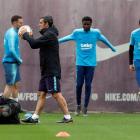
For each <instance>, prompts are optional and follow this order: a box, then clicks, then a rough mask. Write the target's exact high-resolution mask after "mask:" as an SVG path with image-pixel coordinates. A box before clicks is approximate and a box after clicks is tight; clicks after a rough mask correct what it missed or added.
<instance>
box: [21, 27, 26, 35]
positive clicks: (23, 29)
mask: <svg viewBox="0 0 140 140" xmlns="http://www.w3.org/2000/svg"><path fill="white" fill-rule="evenodd" d="M26 32H27V28H26V27H23V28H22V30H21V34H22V35H23V34H24V33H26Z"/></svg>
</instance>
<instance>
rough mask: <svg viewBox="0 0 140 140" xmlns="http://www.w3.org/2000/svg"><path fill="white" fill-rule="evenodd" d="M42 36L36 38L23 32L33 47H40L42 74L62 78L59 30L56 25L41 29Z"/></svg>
mask: <svg viewBox="0 0 140 140" xmlns="http://www.w3.org/2000/svg"><path fill="white" fill-rule="evenodd" d="M40 33H41V34H42V36H41V37H40V38H38V39H34V38H33V37H31V36H29V34H28V33H24V34H23V38H24V39H25V40H27V41H28V42H29V44H30V46H31V48H32V49H38V48H40V51H39V54H40V70H41V76H42V77H46V76H57V77H58V78H61V66H60V59H59V43H58V39H57V36H58V30H57V28H56V27H55V26H52V27H49V28H48V29H43V30H41V31H40Z"/></svg>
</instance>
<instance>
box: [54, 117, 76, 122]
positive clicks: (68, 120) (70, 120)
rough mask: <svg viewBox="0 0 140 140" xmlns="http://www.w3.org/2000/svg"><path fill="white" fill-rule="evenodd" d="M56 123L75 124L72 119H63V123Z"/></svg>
mask: <svg viewBox="0 0 140 140" xmlns="http://www.w3.org/2000/svg"><path fill="white" fill-rule="evenodd" d="M55 123H73V120H72V118H70V119H66V118H63V119H62V120H61V121H57V122H55Z"/></svg>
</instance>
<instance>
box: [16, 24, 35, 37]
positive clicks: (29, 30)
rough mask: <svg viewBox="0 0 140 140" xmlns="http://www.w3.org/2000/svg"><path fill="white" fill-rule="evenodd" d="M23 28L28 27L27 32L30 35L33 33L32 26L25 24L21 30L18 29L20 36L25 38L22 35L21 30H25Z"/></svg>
mask: <svg viewBox="0 0 140 140" xmlns="http://www.w3.org/2000/svg"><path fill="white" fill-rule="evenodd" d="M23 28H26V29H27V33H28V34H29V35H30V36H32V35H33V31H32V29H31V27H30V26H28V25H24V26H21V27H20V28H19V30H18V36H19V37H20V38H22V39H23V36H22V35H23V34H22V33H21V31H22V30H23Z"/></svg>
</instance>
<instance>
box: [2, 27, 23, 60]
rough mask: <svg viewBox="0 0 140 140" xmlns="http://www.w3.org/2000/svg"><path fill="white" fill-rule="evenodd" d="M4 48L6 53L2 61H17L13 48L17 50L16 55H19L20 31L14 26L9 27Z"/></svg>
mask: <svg viewBox="0 0 140 140" xmlns="http://www.w3.org/2000/svg"><path fill="white" fill-rule="evenodd" d="M4 50H5V55H4V58H3V60H2V62H3V63H4V62H17V60H16V59H15V58H14V57H13V55H12V53H11V50H12V51H15V53H16V55H17V56H18V57H20V55H19V38H18V31H17V30H16V29H14V28H13V27H11V28H9V29H8V30H7V31H6V33H5V36H4Z"/></svg>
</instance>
